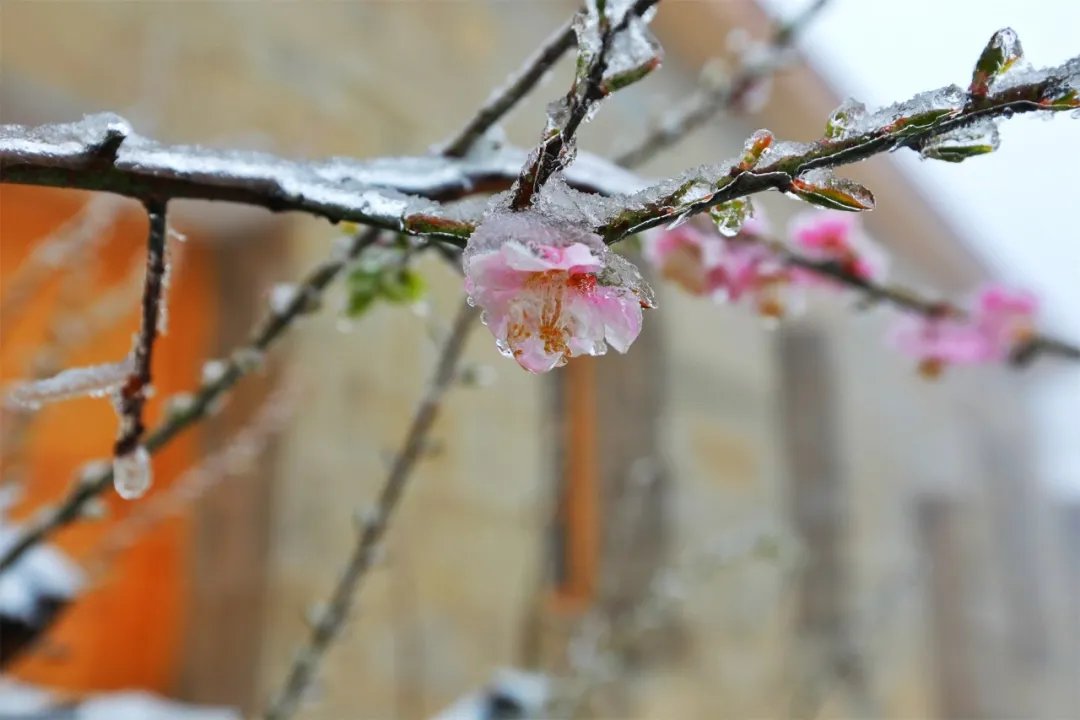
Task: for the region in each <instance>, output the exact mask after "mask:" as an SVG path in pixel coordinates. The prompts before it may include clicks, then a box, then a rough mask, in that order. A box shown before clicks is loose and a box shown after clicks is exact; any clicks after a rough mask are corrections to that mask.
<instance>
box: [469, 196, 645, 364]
mask: <svg viewBox="0 0 1080 720" xmlns="http://www.w3.org/2000/svg"><path fill="white" fill-rule="evenodd" d="M464 266H465V290H466V292H467V293H468V294H469V299H470V302H472V303H473V304H474V305H477V306H479V307H480V309H481V310H482V315H481V319H482V320H483V322H484V324H485V325H487V326H488V329H490V330H491V333H492V334H493V335H494V336H495V341H496V345H497V346H498V348H499V350H500V352H502V353H503V355H506V356H507V357H512V358H514V359H515V360H516V361H517V362H518V364H519V365H521V366H522V367H523V368H525V369H526V370H528V371H529V372H534V373H542V372H547V371H549V370H551V369H553V368H556V367H559V366H561V365H564V364H566V361H567V360H568V359H569V358H572V357H576V356H579V355H602V354H604V353H605V352H606V351H607V348H608V346H609V345H610V346H611V347H613V348H615V349H616V350H617V351H619V352H626V351H627V349H629V347H630V345H631V344H632V343H633V342H634V340H635V339H636V338H637V336H638V333H639V332H641V310H642V308H648V307H654V305H655V303H654V301H653V295H652V290H651V288H649V286H648V284H647V283H646V282H645V281H644V279H643V278H642V277H641V274H640V272H638V269H637V268H636V267H634V265H633V264H632V263H631V262H630V261H628V260H626V259H625V258H623V257H622V256H620V255H618V254H616V253H614V252H612V251H611V250H610V249H608V247H607V246H606V245H605V244H604V242H603V240H601V238H600V237H599V236H598V235H596V234H594V233H591V232H589V231H588V230H584V229H582V228H579V227H576V226H574V225H570V224H568V223H565V222H562V221H560V220H557V219H555V218H551V217H548V216H546V215H544V214H543V213H541V212H538V211H536V210H525V211H521V212H495V213H493V214H491V215H490V216H489V217H488V218H487V219H485V220H484V222H483V223H481V224H480V226H479V227H477V229H476V231H475V232H474V233H473V235H472V237H471V238H470V240H469V244H468V247H467V248H466V249H465V256H464Z"/></svg>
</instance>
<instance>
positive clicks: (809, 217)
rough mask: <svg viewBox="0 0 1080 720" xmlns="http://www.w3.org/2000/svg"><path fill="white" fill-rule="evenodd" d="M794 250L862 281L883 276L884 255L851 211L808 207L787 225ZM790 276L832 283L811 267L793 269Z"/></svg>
mask: <svg viewBox="0 0 1080 720" xmlns="http://www.w3.org/2000/svg"><path fill="white" fill-rule="evenodd" d="M788 235H789V237H790V238H791V242H792V244H793V245H794V247H795V249H796V250H797V251H798V252H799V253H800V254H801V255H803V256H804V257H807V258H809V259H810V260H818V261H831V262H834V263H837V264H838V265H839V266H840V268H841V269H842V270H843V271H845V272H847V273H849V274H851V275H854V276H855V277H857V278H860V279H862V280H875V281H876V280H881V279H883V278H884V277H885V269H886V260H885V254H884V253H883V252H882V251H881V249H880V248H879V247H878V246H877V245H875V244H874V243H873V242H872V241H871V240H870V239H869V238H867V237H866V236H865V235H864V234H863V233H862V232H861V229H860V227H859V218H858V216H857V215H856V214H854V213H848V212H840V211H837V210H810V211H808V212H804V213H800V214H799V215H797V216H796V217H795V218H794V219H793V220H792V221H791V224H790V225H789V226H788ZM793 277H794V279H795V280H797V281H798V282H800V283H804V284H806V285H817V286H821V285H830V286H835V285H836V284H837V283H836V281H834V280H830V279H828V278H825V277H822V276H821V275H819V274H817V273H814V272H812V271H810V270H806V269H803V268H794V269H793Z"/></svg>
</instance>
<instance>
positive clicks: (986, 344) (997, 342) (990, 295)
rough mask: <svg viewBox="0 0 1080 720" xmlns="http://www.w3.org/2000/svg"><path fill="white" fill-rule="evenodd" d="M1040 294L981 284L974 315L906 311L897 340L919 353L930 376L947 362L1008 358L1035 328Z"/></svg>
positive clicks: (922, 367)
mask: <svg viewBox="0 0 1080 720" xmlns="http://www.w3.org/2000/svg"><path fill="white" fill-rule="evenodd" d="M1037 311H1038V299H1037V298H1036V297H1035V296H1034V295H1032V294H1031V293H1028V292H1024V291H1013V290H1010V289H1008V288H1004V287H1001V286H999V285H988V286H986V287H984V288H983V289H981V290H980V291H979V292H978V293H977V294H976V296H975V299H974V301H973V302H972V304H971V310H970V313H969V315H968V316H966V317H962V316H959V315H958V314H955V313H954V314H943V315H941V316H938V317H926V316H922V315H906V316H904V317H902V318H901V319H900V321H899V322H898V323H897V325H896V327H895V329H894V331H893V333H892V338H891V339H892V343H893V345H894V346H895V347H896V348H897V349H898V350H900V351H901V352H902V353H904V354H906V355H910V356H911V357H914V358H917V359H918V360H919V362H920V365H919V367H920V370H921V371H922V372H923V374H925V375H928V376H935V375H937V374H939V373H940V372H941V371H942V370H943V369H944V367H945V366H946V365H974V364H982V363H991V362H1001V361H1003V360H1006V359H1008V357H1009V356H1010V354H1011V353H1012V352H1013V351H1014V350H1015V349H1016V347H1017V346H1018V345H1019V344H1021V343H1023V342H1025V341H1027V340H1030V339H1031V338H1032V336H1033V335H1034V334H1035V322H1034V318H1035V313H1036V312H1037Z"/></svg>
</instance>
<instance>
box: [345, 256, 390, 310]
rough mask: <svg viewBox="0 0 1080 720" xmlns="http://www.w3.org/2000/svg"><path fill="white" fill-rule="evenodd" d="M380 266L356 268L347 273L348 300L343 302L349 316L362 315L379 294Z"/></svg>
mask: <svg viewBox="0 0 1080 720" xmlns="http://www.w3.org/2000/svg"><path fill="white" fill-rule="evenodd" d="M382 272H383V271H382V268H375V269H370V268H363V267H361V268H357V269H356V270H353V271H352V272H351V273H349V277H348V282H347V286H348V293H349V297H348V301H347V302H346V304H345V314H346V315H348V316H349V317H358V316H360V315H363V314H364V313H365V312H367V311H368V310H369V309H371V305H372V304H373V303H374V302H375V300H376V299H377V298H378V297H379V294H380V292H381V291H380V280H379V276H380V275H381V274H382Z"/></svg>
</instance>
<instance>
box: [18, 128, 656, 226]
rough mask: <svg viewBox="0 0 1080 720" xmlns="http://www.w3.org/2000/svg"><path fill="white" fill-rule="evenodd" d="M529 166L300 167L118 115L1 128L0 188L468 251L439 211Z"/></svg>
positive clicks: (427, 160)
mask: <svg viewBox="0 0 1080 720" xmlns="http://www.w3.org/2000/svg"><path fill="white" fill-rule="evenodd" d="M117 138H119V140H117ZM107 140H108V141H109V142H106V141H107ZM110 143H111V144H110ZM104 147H107V148H108V149H109V152H108V153H104V152H103V148H104ZM525 160H526V154H525V152H524V151H523V150H520V149H515V148H505V149H503V150H501V151H500V152H498V153H493V154H490V155H486V156H484V157H483V158H477V159H455V158H447V157H436V156H425V157H407V158H378V159H374V160H370V161H366V162H364V161H356V160H349V159H345V158H332V159H329V160H324V161H321V162H305V161H295V160H289V159H286V158H281V157H275V156H273V155H269V154H266V153H257V152H241V151H223V150H214V149H210V148H204V147H200V146H184V145H165V144H161V143H157V142H154V141H153V140H150V139H148V138H144V137H141V136H139V135H137V134H136V133H135V132H134V131H133V130H132V129H131V127H130V125H128V123H127V121H125V120H124V119H123V118H120V117H119V116H116V115H113V114H111V113H105V114H99V115H88V116H86V117H84V118H83V119H82V120H81V121H78V122H73V123H62V124H55V125H43V126H40V127H26V126H21V125H3V126H0V181H2V182H6V183H21V184H26V185H47V186H55V187H68V188H79V189H83V190H100V191H104V192H112V193H117V194H120V195H126V196H129V197H133V198H137V199H139V200H142V201H144V202H147V201H151V200H160V199H176V198H192V199H200V200H222V201H228V202H237V203H243V204H247V205H256V206H260V207H264V208H267V209H269V210H273V211H299V212H306V213H308V214H311V215H315V216H317V217H323V218H326V219H328V220H330V221H332V222H339V221H350V222H356V223H359V224H363V225H368V226H371V227H378V228H383V229H388V230H394V231H405V232H409V233H411V234H417V235H423V234H428V233H432V232H434V233H435V234H439V235H441V236H444V237H445V236H449V237H451V238H453V237H457V238H458V242H459V243H460V244H464V239H463V238H465V237H467V236H468V234H469V233H470V232H472V227H473V224H474V223H475V222H476V221H477V220H478V217H474V216H470V215H468V214H466V215H464V216H458V215H457V214H455V213H454V212H452V211H450V210H449V209H448V208H445V207H443V206H441V205H440V204H439V202H438V201H449V200H456V199H459V198H462V197H465V196H468V195H473V194H478V193H490V192H497V191H500V190H506V189H508V188H510V186H511V185H512V184H513V182H514V180H515V179H516V178H517V176H518V172H519V170H520V169H521V166H522V164H523V163H524V162H525ZM580 160H583V161H584V162H581V161H580ZM580 160H579V162H578V163H576V164H575V167H573V168H571V169H570V170H569V171H568V173H567V182H569V183H571V184H572V185H573V186H575V187H577V188H578V189H580V190H582V191H584V192H595V193H601V194H614V193H620V192H633V191H634V190H637V189H639V188H641V187H643V186H644V184H645V183H643V182H642V181H641V180H639V179H638V178H636V177H635V176H633V175H632V174H630V173H627V172H626V171H624V170H621V169H619V168H616V167H615V166H613V165H611V164H610V163H608V162H606V161H604V160H601V159H600V158H597V157H595V156H592V157H583V158H581V159H580Z"/></svg>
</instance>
